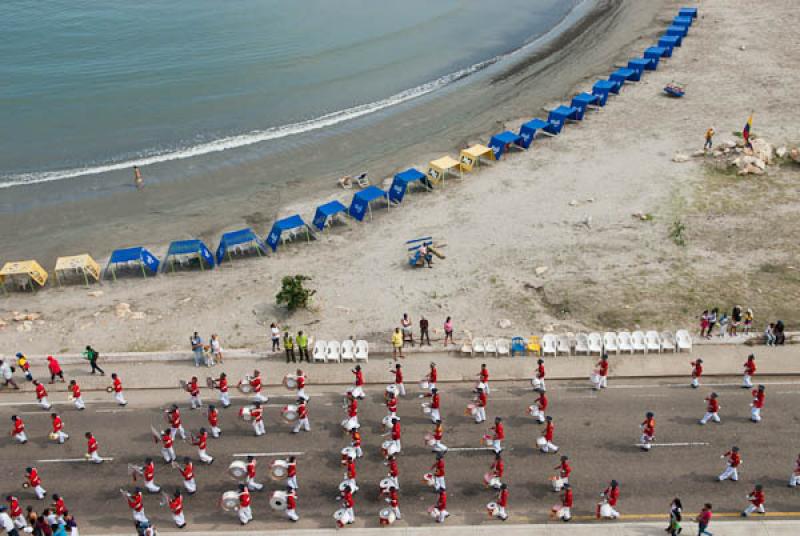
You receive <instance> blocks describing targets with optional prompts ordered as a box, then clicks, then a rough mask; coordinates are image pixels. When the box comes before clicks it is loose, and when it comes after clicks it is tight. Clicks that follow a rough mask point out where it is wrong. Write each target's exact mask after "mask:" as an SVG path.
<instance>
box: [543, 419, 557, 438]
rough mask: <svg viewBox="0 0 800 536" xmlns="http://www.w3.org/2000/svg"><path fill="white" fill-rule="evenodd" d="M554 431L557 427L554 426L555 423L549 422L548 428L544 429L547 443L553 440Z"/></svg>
mask: <svg viewBox="0 0 800 536" xmlns="http://www.w3.org/2000/svg"><path fill="white" fill-rule="evenodd" d="M554 430H555V426H553V423H551V422H548V423H547V426H545V427H544V438H545V439H546V440H547V441H552V440H553V431H554Z"/></svg>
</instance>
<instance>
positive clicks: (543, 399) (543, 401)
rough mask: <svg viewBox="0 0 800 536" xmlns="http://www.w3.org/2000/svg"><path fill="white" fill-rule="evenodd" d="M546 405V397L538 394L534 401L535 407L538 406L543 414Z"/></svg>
mask: <svg viewBox="0 0 800 536" xmlns="http://www.w3.org/2000/svg"><path fill="white" fill-rule="evenodd" d="M547 404H548V401H547V395H546V394H544V393H542V394H540V395H539V398H537V399H536V405H537V406H538V408H539V411H541V412H542V413H544V410H546V409H547Z"/></svg>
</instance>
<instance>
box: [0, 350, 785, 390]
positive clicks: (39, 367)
mask: <svg viewBox="0 0 800 536" xmlns="http://www.w3.org/2000/svg"><path fill="white" fill-rule="evenodd" d="M751 352H754V353H755V355H756V362H757V365H758V374H760V375H765V376H766V375H773V376H774V375H796V374H800V347H797V346H780V347H766V346H762V347H756V348H753V347H748V346H730V345H703V346H698V347H695V348H694V351H693V352H692V353H691V354H688V353H678V354H672V353H665V354H647V355H641V354H638V355H613V354H612V355H611V356H610V359H609V361H610V363H611V365H610V380H611V381H612V382H613V381H614V380H615V379H620V378H669V377H672V378H683V379H685V380H686V382H687V384H688V382H689V377H690V372H691V366H690V364H689V362H690V361H691V360H693V359H696V358H698V357H702V358H703V361H704V367H705V375H706V376H709V377H712V376H739V375H741V373H742V364H743V363H744V361H745V359H746V357H747V355H748V354H749V353H751ZM226 356H228V357H226V360H225V363H224V364H223V365H217V366H215V367H212V368H205V367H200V368H196V367H195V366H194V364H193V360H192V355H191V352H184V353H182V354H172V355H170V356H169V359H166V360H165V359H163V358H164V357H165V356H164V354H114V355H110V356H103V355H101V359H100V363H99V364H100V366H101V367H102V368H103V369H104V370H105V372H106V376H105V377H103V376H96V375H95V376H91V375H89V373H88V372H89V366H88V363H87V362H86V361H85V360H82V359H81V360H79V361H76V362H75V364H68V365H63V369H64V373H65V375H66V377H67V378H68V379H69V378H71V377H74V378H77V379H78V380H79V382H80V384H81V387H82V388H83V389H84V390H87V391H88V390H95V389H105V388H106V387H107V386H108V385H110V383H111V379H110V378H109V376H110V374H111V372H116V373H118V374H119V375H120V378H121V379H122V381H123V385H124V386H125V388H126V389H167V388H177V386H178V380H179V379H184V380H185V379H188V378H190V377H191V376H193V375H196V376H198V378H200V380H201V383H202V384H203V385H205V377H206V376H214V377H216V376H217V375H219V373H220V372H223V371H224V372H226V373H227V374H228V377H229V381H230V382H231V384H232V385H235V384H236V383H237V382H238V381H239V380H240V379H241V378H243V377H244V376H245V375H247V374H250V373H252V371H253V370H255V369H258V370H260V371H261V373H262V376H263V377H264V382H265V384H266V385H267V386H276V385H280V383H281V381H282V379H283V377H284V376H285V375H286V374H289V373H294V371H295V370H296V369H297V368H298V367H299V368H302V369H303V370H304V371H305V372H306V374H307V375H308V378H309V384H310V385H311V386H312V388H313V386H318V385H341V384H349V383H351V382H352V381H353V374H352V372H351V370H352V368H353V366H354V364H353V363H350V362H347V363H302V364H299V363H297V364H295V363H288V364H287V363H286V362H285V359H284V356H283V354H272V355H269V356H257V355H255V354H253V353H252V352H249V351H246V350H245V351H238V352H227V353H226ZM158 357H161V359H158ZM536 360H537V357H535V356H525V357H500V358H498V357H494V356H487V357H484V356H472V357H471V356H469V355H463V354H457V353H444V352H442V353H430V354H428V353H426V354H416V355H409V356H408V357H407V358H406V359H401V360H399V362H400V363H401V364H402V365H403V371H404V377H405V382H406V384H407V385H409V384H413V383H416V382H418V381H419V380H420V379H421V378H423V377H424V376H425V374H427V372H428V367H429V364H430V362H431V361H434V362H436V363H437V366H438V371H439V382H440V383H447V382H456V381H458V382H461V381H471V380H473V379H475V378H476V376H477V374H478V371H479V369H480V365H481V363H486V364H487V365H488V367H489V372H490V375H491V376H490V377H491V380H492V381H508V380H521V379H527V378H530V377H531V376H532V374H533V371H534V369H535V368H536ZM597 361H598V358H597V356H559V357H549V358H547V359H545V363H546V365H545V366H546V367H547V378H548V379H562V380H563V379H569V380H587V382H588V378H589V375H590V373H591V372H592V370H593V368H594V365H595V363H596V362H597ZM31 363H32V369H33V374H34V376H35V377H38V378H40V379H42V378H46V379H47V378H49V374H48V372H47V368H46V364H45V363H46V362H45V361H44V359H42V358H31ZM393 367H394V361H392V359H391V356H390V355H382V356H375V355H372V357H371V359H370V361H369V362H368V363H362V368H363V369H364V377H365V380H366V382H367V383H369V384H378V385H380V384H387V383H390V382H391V381H392V380H393V375H392V374H390V372H389V371H390V369H392V368H393ZM16 379H17V382H18V383H19V384H20V386H21V387H22V388H23V389H24V390H31V385H30V384H29V383H27V382H24V379H23V381H20V380H21V379H22V378H21V377H20V374H19V373H17V374H16ZM756 381H757V380H756ZM3 391H5V392H9V390H8V389H3Z"/></svg>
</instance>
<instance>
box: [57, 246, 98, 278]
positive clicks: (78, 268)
mask: <svg viewBox="0 0 800 536" xmlns="http://www.w3.org/2000/svg"><path fill="white" fill-rule="evenodd" d="M71 272H77V273H80V274H83V280H84V281H85V282H86V285H87V286H88V285H89V277H91V278H92V279H94V280H95V281H100V266H98V264H97V262H95V260H94V259H93V258H92V257H91V256H90V255H89V254H86V253H84V254H83V255H72V256H71V257H59V258H58V259H56V269H55V273H56V279H57V280H58V284H59V285H60V284H61V278H62V277H63V276H66V275H69V274H70V273H71Z"/></svg>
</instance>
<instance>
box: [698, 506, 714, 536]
mask: <svg viewBox="0 0 800 536" xmlns="http://www.w3.org/2000/svg"><path fill="white" fill-rule="evenodd" d="M696 521H697V536H703V535H706V536H713V535H712V534H711V533H710V532H709V531H708V525H709V524H710V523H711V503H706V504H705V505H704V506H703V509H702V510H701V511H700V513H699V514H697V518H696Z"/></svg>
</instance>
